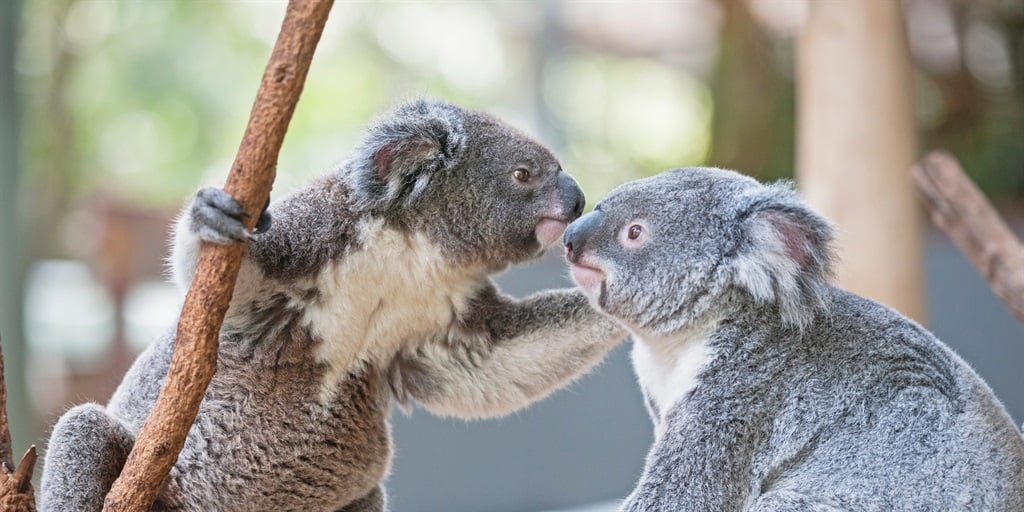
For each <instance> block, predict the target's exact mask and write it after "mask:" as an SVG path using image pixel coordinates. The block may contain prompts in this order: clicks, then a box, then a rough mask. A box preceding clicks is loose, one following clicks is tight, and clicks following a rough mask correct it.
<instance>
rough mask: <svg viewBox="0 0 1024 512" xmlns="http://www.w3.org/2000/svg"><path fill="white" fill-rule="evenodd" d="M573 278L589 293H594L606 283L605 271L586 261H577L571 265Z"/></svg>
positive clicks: (570, 269) (570, 270)
mask: <svg viewBox="0 0 1024 512" xmlns="http://www.w3.org/2000/svg"><path fill="white" fill-rule="evenodd" d="M569 273H570V274H571V275H572V280H573V281H575V282H576V284H577V285H579V287H580V288H582V289H583V291H584V292H586V293H587V294H588V295H594V294H596V293H597V292H598V291H600V289H601V284H602V283H604V271H603V270H601V269H600V268H598V267H596V266H594V265H593V264H591V263H589V262H586V261H577V262H575V263H572V264H570V265H569Z"/></svg>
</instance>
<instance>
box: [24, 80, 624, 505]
mask: <svg viewBox="0 0 1024 512" xmlns="http://www.w3.org/2000/svg"><path fill="white" fill-rule="evenodd" d="M583 205H584V196H583V193H582V191H581V190H580V188H579V187H578V186H577V185H576V182H575V181H574V180H573V179H572V178H571V177H570V176H568V175H567V174H566V173H565V172H563V171H562V169H561V166H560V165H559V163H558V160H557V159H556V158H555V157H554V156H553V155H552V154H551V152H550V151H549V150H548V149H546V148H545V147H544V146H542V145H541V144H539V143H537V142H535V141H534V140H532V139H530V138H529V137H527V136H526V135H524V134H523V133H521V132H519V131H517V130H515V129H513V128H512V127H510V126H508V125H506V124H504V123H502V122H501V121H499V120H497V119H496V118H494V117H492V116H490V115H488V114H485V113H482V112H477V111H472V110H467V109H463V108H461V107H458V106H455V105H452V104H449V103H445V102H442V101H436V100H418V101H413V102H410V103H406V104H404V105H402V106H400V107H398V108H397V109H395V110H394V111H393V112H392V113H390V114H389V115H386V116H384V117H382V118H381V119H380V120H379V121H378V122H377V123H376V124H375V125H374V126H372V127H371V128H370V129H369V130H368V132H367V134H366V135H365V138H364V140H363V142H362V143H361V145H360V146H359V147H358V148H357V150H356V152H355V156H354V157H353V158H351V159H350V160H348V161H347V162H345V163H343V164H342V165H340V166H339V167H338V168H337V169H335V170H334V171H332V172H330V173H328V174H327V175H325V176H322V177H320V178H319V179H316V180H315V181H313V182H312V183H310V184H308V185H307V186H305V187H303V188H301V189H300V190H298V191H297V192H295V193H293V194H291V195H290V196H288V197H286V198H284V199H282V200H280V201H276V202H274V203H272V204H270V205H269V208H268V209H267V210H266V212H265V213H264V214H263V215H262V216H261V221H260V223H259V226H260V227H261V229H265V231H262V232H258V234H255V235H254V234H252V233H248V232H246V230H245V229H244V227H243V225H242V222H241V220H242V219H243V218H244V217H245V215H246V214H245V212H244V211H243V210H242V209H241V208H240V207H239V205H238V203H237V202H236V201H235V200H234V199H233V198H232V197H231V196H229V195H228V194H227V193H225V192H224V191H223V190H221V189H217V188H203V189H201V190H199V192H198V193H197V195H196V196H195V198H194V200H193V202H192V203H191V204H190V205H189V206H188V207H186V209H185V210H184V212H183V214H182V215H181V217H180V219H179V221H178V222H177V225H176V229H175V234H174V238H173V244H172V245H173V247H172V255H171V267H172V268H171V271H172V275H173V279H174V281H175V282H176V283H177V284H178V286H180V287H181V288H182V289H183V290H184V289H187V287H188V285H189V282H190V280H191V278H192V275H193V273H194V270H195V266H196V262H197V258H198V251H199V248H200V245H201V243H204V242H205V243H216V244H230V243H237V242H239V241H242V240H248V239H251V240H250V241H249V245H248V247H247V249H246V253H245V256H244V259H243V262H242V265H241V270H240V272H239V276H238V279H237V282H236V285H235V291H234V295H233V296H232V299H231V303H230V306H229V309H228V311H227V314H226V317H225V319H224V325H223V327H222V329H221V331H220V348H219V353H218V367H217V371H216V374H215V375H214V377H213V381H212V383H211V384H210V386H209V389H208V390H207V392H206V395H205V396H204V399H203V402H202V405H201V406H200V410H199V414H198V417H197V418H196V420H195V423H194V424H193V426H192V428H191V430H190V431H189V433H188V437H187V440H186V442H185V446H184V449H183V450H182V451H181V454H180V455H179V457H178V460H177V462H176V464H175V465H174V468H173V469H172V471H171V474H170V477H169V479H168V481H167V483H166V485H165V487H164V489H163V490H162V491H161V493H160V494H159V496H158V499H157V501H156V504H155V505H154V507H153V510H160V511H172V510H173V511H203V512H213V511H263V510H274V511H344V512H376V511H381V510H384V509H385V493H384V490H383V488H382V487H381V481H382V480H383V479H384V478H385V476H386V475H387V473H388V467H389V463H390V456H391V439H390V426H389V423H388V417H389V410H390V405H391V404H392V403H394V402H397V403H399V404H409V403H410V401H411V400H415V401H416V402H417V403H419V404H420V405H421V406H422V407H424V408H426V409H427V410H429V411H431V412H433V413H436V414H441V415H451V416H458V417H465V418H483V417H492V416H497V415H502V414H505V413H508V412H510V411H514V410H516V409H518V408H521V407H524V406H526V405H527V404H529V403H531V402H533V401H535V400H538V399H540V398H542V397H544V396H546V395H547V394H549V393H551V392H552V391H553V390H554V389H556V388H557V387H559V386H562V385H564V384H566V383H567V382H569V381H571V380H572V379H574V378H575V377H577V376H579V375H580V374H582V373H583V372H585V371H586V370H587V369H588V368H590V367H591V366H593V365H594V364H596V363H597V361H598V360H599V359H601V358H602V357H603V355H604V354H605V353H606V352H607V351H608V350H609V349H610V348H612V347H613V346H614V345H615V344H617V343H618V342H619V341H621V340H622V339H623V338H624V337H625V331H624V330H623V329H622V328H621V327H620V326H619V325H618V324H617V323H615V322H614V321H612V320H610V319H606V318H604V317H603V316H602V315H600V314H599V313H597V312H596V311H594V310H593V308H591V307H590V305H589V303H588V300H587V298H586V297H585V296H584V295H583V294H582V293H580V292H579V291H578V290H575V289H568V290H553V291H547V292H542V293H539V294H536V295H533V296H531V297H528V298H526V299H524V300H514V299H512V298H510V297H508V296H506V295H504V294H502V293H501V292H500V291H499V290H498V289H497V288H496V286H495V285H494V283H493V282H492V281H491V279H490V277H489V276H491V275H492V274H494V273H495V272H498V271H500V270H503V269H505V268H507V267H508V266H509V265H511V264H515V263H520V262H524V261H527V260H530V259H532V258H535V257H536V256H538V255H539V254H541V252H542V251H543V250H544V249H545V248H546V247H547V246H549V245H551V244H553V243H554V242H557V241H558V240H559V239H560V238H561V235H562V232H563V231H564V229H565V227H566V226H567V225H568V223H569V222H570V221H572V220H574V219H576V218H577V217H579V216H580V214H581V212H582V210H583ZM173 336H174V332H173V330H172V331H171V332H169V333H168V334H167V335H165V336H164V337H163V338H162V339H160V340H158V341H157V342H155V343H154V344H153V345H151V346H150V347H149V348H148V349H147V350H146V351H145V352H143V353H142V354H141V355H140V356H139V358H138V359H137V360H136V362H135V363H134V365H133V366H132V368H131V369H130V370H129V371H128V373H127V374H126V375H125V376H124V380H123V381H122V382H121V384H120V386H119V387H118V389H117V390H116V391H115V393H114V395H113V396H112V397H111V399H110V402H109V403H108V404H107V405H106V407H103V406H100V405H97V404H84V405H79V406H76V407H74V408H72V409H71V410H69V411H68V412H67V413H66V414H65V415H64V416H63V417H61V419H60V420H59V421H58V422H57V424H56V426H55V427H54V430H53V433H52V437H51V439H50V442H49V450H48V452H47V455H46V459H45V467H44V469H43V476H42V482H41V489H40V499H41V503H40V505H41V510H43V511H55V510H62V511H68V510H70V511H86V510H90V511H92V510H99V509H100V507H101V505H102V503H103V498H104V495H105V494H106V492H107V491H108V490H109V487H110V485H111V484H112V482H113V479H114V478H115V477H116V476H117V474H118V472H119V470H120V469H121V467H122V465H123V464H124V460H125V458H126V455H127V454H128V452H129V451H130V449H131V447H132V443H133V440H134V437H135V435H136V434H137V433H138V431H139V428H140V426H141V424H142V422H143V420H144V419H145V417H146V415H147V414H148V413H149V411H150V410H151V408H152V406H153V403H154V400H155V398H156V396H157V394H158V392H159V390H160V388H161V385H162V383H163V380H164V378H165V376H166V373H167V369H168V364H169V361H170V359H171V353H172V350H173V346H174V338H173Z"/></svg>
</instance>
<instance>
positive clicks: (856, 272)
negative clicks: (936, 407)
mask: <svg viewBox="0 0 1024 512" xmlns="http://www.w3.org/2000/svg"><path fill="white" fill-rule="evenodd" d="M900 5H901V4H900V2H896V1H893V0H857V1H822V2H811V3H810V13H809V17H808V20H807V23H806V25H805V27H804V29H803V32H802V34H801V35H800V40H799V42H798V48H797V125H798V126H797V173H796V174H797V180H798V182H799V184H800V188H801V191H802V192H803V194H804V196H805V197H806V198H807V200H808V202H809V203H810V204H811V205H812V206H814V207H815V208H816V209H817V210H819V211H821V212H822V213H824V214H825V215H826V216H828V217H829V218H831V219H832V220H833V221H834V222H835V223H836V225H837V227H838V228H839V234H838V240H837V242H838V249H839V256H840V265H839V268H838V269H837V277H838V282H839V285H840V286H842V287H844V288H846V289H849V290H851V291H854V292H856V293H859V294H861V295H865V296H867V297H871V298H873V299H875V300H878V301H880V302H882V303H885V304H887V305H889V306H891V307H893V308H895V309H897V310H899V311H901V312H903V313H904V314H906V315H908V316H910V317H911V318H914V319H916V320H918V321H921V322H923V321H924V320H925V306H924V299H923V265H922V260H923V258H922V230H921V224H922V222H921V214H920V211H919V207H918V205H917V202H916V197H915V193H914V188H913V182H912V180H911V178H910V176H909V169H910V166H911V165H912V164H913V163H914V160H915V153H916V151H917V150H916V144H917V143H916V133H915V124H914V117H913V110H912V91H911V74H910V71H911V68H910V57H909V51H908V49H907V44H906V39H905V31H904V25H903V18H902V15H901V12H900Z"/></svg>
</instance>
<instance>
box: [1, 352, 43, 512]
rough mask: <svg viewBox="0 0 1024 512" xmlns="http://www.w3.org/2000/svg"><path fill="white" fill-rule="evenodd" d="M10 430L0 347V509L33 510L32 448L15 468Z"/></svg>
mask: <svg viewBox="0 0 1024 512" xmlns="http://www.w3.org/2000/svg"><path fill="white" fill-rule="evenodd" d="M11 455H12V454H11V431H10V429H9V428H8V426H7V384H6V383H5V382H4V354H3V349H2V348H0V510H3V511H4V512H34V511H35V509H36V500H35V492H34V491H33V489H32V471H33V470H34V469H35V466H36V447H35V446H31V447H29V449H28V451H27V452H25V455H24V456H23V457H22V458H21V463H19V464H18V466H17V468H15V467H14V464H13V462H12V459H11Z"/></svg>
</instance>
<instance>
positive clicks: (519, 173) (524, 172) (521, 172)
mask: <svg viewBox="0 0 1024 512" xmlns="http://www.w3.org/2000/svg"><path fill="white" fill-rule="evenodd" d="M512 176H513V177H515V179H516V181H518V182H520V183H527V182H529V181H530V170H529V169H527V168H526V167H516V170H514V171H512Z"/></svg>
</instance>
